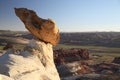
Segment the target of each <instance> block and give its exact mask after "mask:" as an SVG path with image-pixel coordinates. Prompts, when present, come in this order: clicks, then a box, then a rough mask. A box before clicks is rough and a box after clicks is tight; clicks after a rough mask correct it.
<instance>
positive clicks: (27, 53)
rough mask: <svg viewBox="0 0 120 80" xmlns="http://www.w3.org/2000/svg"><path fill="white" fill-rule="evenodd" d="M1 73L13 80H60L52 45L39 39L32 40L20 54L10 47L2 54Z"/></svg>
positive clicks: (0, 59)
mask: <svg viewBox="0 0 120 80" xmlns="http://www.w3.org/2000/svg"><path fill="white" fill-rule="evenodd" d="M0 74H3V75H4V76H6V77H9V78H12V79H13V80H33V78H34V80H60V78H59V74H58V72H57V70H56V67H55V65H54V61H53V49H52V45H51V44H50V43H48V44H46V43H44V42H41V41H37V40H31V41H30V43H29V44H28V45H27V46H26V48H25V50H24V51H23V52H21V53H20V54H19V55H16V54H13V51H12V49H9V50H8V51H7V52H6V53H5V54H3V55H2V56H0ZM12 79H10V80H12Z"/></svg>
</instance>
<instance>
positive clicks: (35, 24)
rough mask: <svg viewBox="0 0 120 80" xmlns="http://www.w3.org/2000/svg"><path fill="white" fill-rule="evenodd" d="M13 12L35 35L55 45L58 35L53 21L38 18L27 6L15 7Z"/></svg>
mask: <svg viewBox="0 0 120 80" xmlns="http://www.w3.org/2000/svg"><path fill="white" fill-rule="evenodd" d="M15 13H16V15H17V16H18V17H19V18H20V20H21V21H22V22H23V23H24V25H25V27H26V28H27V29H28V30H29V31H30V32H31V33H32V34H33V35H34V36H35V37H37V38H38V39H39V40H41V41H44V42H46V43H51V44H53V45H57V43H58V42H59V37H60V36H59V30H58V28H57V26H56V24H55V22H54V21H52V20H51V19H42V18H39V17H38V16H37V14H36V13H35V12H34V11H32V10H29V9H27V8H15Z"/></svg>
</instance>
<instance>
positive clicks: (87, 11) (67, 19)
mask: <svg viewBox="0 0 120 80" xmlns="http://www.w3.org/2000/svg"><path fill="white" fill-rule="evenodd" d="M14 7H17V8H21V7H25V8H28V9H32V10H34V11H35V12H36V13H37V14H38V16H39V17H41V18H45V19H47V18H51V19H53V20H54V21H55V22H56V25H57V26H58V27H59V29H60V31H61V32H71V31H72V32H84V31H85V32H86V31H119V32H120V0H1V1H0V30H18V31H21V30H24V31H25V30H26V29H25V27H24V24H23V23H22V22H21V21H20V20H19V18H18V17H16V15H15V13H14Z"/></svg>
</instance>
